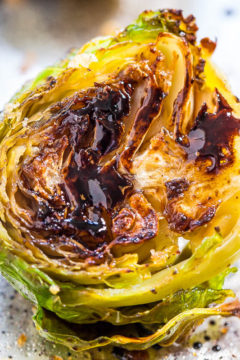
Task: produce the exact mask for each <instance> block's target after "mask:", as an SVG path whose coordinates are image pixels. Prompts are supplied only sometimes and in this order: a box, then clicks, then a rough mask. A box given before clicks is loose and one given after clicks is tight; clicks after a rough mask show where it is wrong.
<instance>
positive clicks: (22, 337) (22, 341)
mask: <svg viewBox="0 0 240 360" xmlns="http://www.w3.org/2000/svg"><path fill="white" fill-rule="evenodd" d="M26 341H27V337H26V335H25V334H21V335H20V336H19V338H18V340H17V343H18V346H19V347H23V346H24V345H25V343H26Z"/></svg>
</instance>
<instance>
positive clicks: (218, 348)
mask: <svg viewBox="0 0 240 360" xmlns="http://www.w3.org/2000/svg"><path fill="white" fill-rule="evenodd" d="M220 350H221V346H220V345H214V346H213V347H212V351H216V352H218V351H220Z"/></svg>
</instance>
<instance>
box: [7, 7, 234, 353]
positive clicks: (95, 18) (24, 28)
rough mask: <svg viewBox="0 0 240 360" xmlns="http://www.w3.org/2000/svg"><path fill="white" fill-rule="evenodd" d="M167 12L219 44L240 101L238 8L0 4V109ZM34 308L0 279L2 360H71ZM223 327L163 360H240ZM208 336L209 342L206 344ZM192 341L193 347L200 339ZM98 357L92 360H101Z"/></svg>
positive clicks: (201, 332) (231, 334)
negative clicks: (86, 51)
mask: <svg viewBox="0 0 240 360" xmlns="http://www.w3.org/2000/svg"><path fill="white" fill-rule="evenodd" d="M164 7H168V8H170V7H173V8H182V9H183V10H184V12H185V14H186V15H187V14H189V13H193V14H195V15H196V17H197V24H198V25H199V28H200V31H199V38H200V37H204V36H209V37H211V38H212V39H215V38H217V40H218V46H217V50H216V53H215V55H214V60H215V63H216V64H217V65H218V66H219V67H220V68H221V69H222V70H223V71H224V72H225V74H226V76H227V78H228V79H229V82H230V84H231V86H232V88H233V92H234V93H235V94H236V95H237V96H240V66H239V63H240V61H239V58H240V42H239V39H240V1H238V0H190V1H188V0H179V1H178V0H162V1H161V0H148V1H146V0H51V1H49V0H22V1H20V0H18V1H17V0H15V1H14V0H11V1H10V0H8V1H7V0H5V1H3V0H0V109H1V108H2V107H3V105H4V103H6V102H7V101H8V100H9V98H10V97H11V96H12V95H13V94H14V92H15V91H16V90H17V89H18V88H19V87H20V86H21V85H22V84H23V82H24V81H26V80H27V79H29V78H31V77H33V76H35V75H36V74H37V72H38V71H40V70H41V69H42V68H44V67H45V66H46V65H48V64H51V63H54V62H55V61H56V60H57V59H59V58H60V57H61V56H64V54H65V53H66V52H67V51H68V50H69V49H70V48H71V47H72V46H80V45H81V44H82V43H83V42H84V41H86V40H88V39H89V38H91V37H93V36H95V35H98V34H100V33H104V32H105V31H106V30H105V29H106V28H111V27H114V26H118V27H122V26H125V25H127V24H128V23H129V22H131V20H132V19H134V18H135V17H136V15H137V14H138V13H139V12H141V11H142V10H144V9H146V8H153V9H157V8H164ZM24 67H25V69H24ZM239 280H240V275H239V274H236V275H234V276H233V277H232V278H231V279H230V280H229V282H228V284H227V286H231V287H233V288H234V289H235V290H236V291H237V292H238V293H239V294H240V291H239V289H240V285H239V282H240V281H239ZM31 307H32V306H31V304H30V303H29V302H27V301H26V300H24V299H23V298H22V297H21V296H20V295H18V294H16V293H15V292H14V290H13V289H12V288H11V287H10V286H9V285H8V284H7V283H6V281H5V280H4V279H2V278H0V360H3V359H15V360H23V359H31V360H38V359H41V360H47V359H51V357H52V356H53V355H61V356H62V358H63V359H64V360H67V358H68V356H70V354H68V351H67V350H66V349H63V348H61V347H58V346H55V345H52V344H49V343H47V342H45V341H43V340H42V339H41V338H40V337H39V336H38V335H37V333H36V330H35V329H34V326H33V324H32V320H31V315H32V310H31ZM225 322H226V320H224V319H223V320H222V319H219V321H218V323H217V325H215V326H212V325H209V322H207V323H205V325H203V327H202V328H200V329H199V330H198V333H199V335H198V336H197V339H198V340H201V341H202V342H203V346H202V347H201V349H198V350H195V349H194V348H193V347H192V346H189V347H187V348H186V347H185V348H181V347H179V346H177V345H176V346H173V347H171V349H170V351H169V350H164V349H161V350H160V351H159V357H158V358H159V359H166V360H174V359H178V360H179V359H180V360H184V359H185V360H191V359H196V358H197V359H201V360H215V359H219V360H220V359H222V360H230V359H240V321H239V320H237V319H231V320H230V321H228V320H227V322H228V324H229V326H227V330H228V331H227V333H226V334H222V333H221V329H222V328H223V327H225V326H224V323H225ZM206 332H207V334H209V335H210V336H211V341H206V340H204V336H205V335H206ZM22 333H25V334H26V335H27V342H26V344H25V346H24V347H22V348H19V347H18V345H17V339H18V337H19V335H20V334H22ZM193 341H196V338H195V335H194V338H193V339H192V342H193ZM216 344H219V345H220V346H221V351H219V352H214V351H213V350H212V347H213V346H214V345H216ZM96 356H97V355H95V356H94V358H93V359H92V360H98V359H97V358H96ZM76 358H78V359H80V357H79V356H78V357H76ZM87 358H88V359H89V357H88V355H86V359H87ZM112 359H115V358H114V356H113V357H112ZM109 360H111V359H109Z"/></svg>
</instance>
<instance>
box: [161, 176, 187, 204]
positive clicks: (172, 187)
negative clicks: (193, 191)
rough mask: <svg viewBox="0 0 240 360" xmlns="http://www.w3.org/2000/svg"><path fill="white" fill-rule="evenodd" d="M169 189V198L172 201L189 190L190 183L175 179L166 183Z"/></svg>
mask: <svg viewBox="0 0 240 360" xmlns="http://www.w3.org/2000/svg"><path fill="white" fill-rule="evenodd" d="M165 186H166V188H167V198H168V200H172V199H174V198H178V197H179V196H181V195H182V194H183V193H184V191H186V190H188V188H189V183H188V182H187V180H185V179H173V180H171V181H167V182H165Z"/></svg>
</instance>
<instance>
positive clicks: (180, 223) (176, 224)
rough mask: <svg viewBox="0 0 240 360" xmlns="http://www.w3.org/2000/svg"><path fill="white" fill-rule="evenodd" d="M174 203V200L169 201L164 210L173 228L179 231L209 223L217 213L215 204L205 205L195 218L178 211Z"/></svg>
mask: <svg viewBox="0 0 240 360" xmlns="http://www.w3.org/2000/svg"><path fill="white" fill-rule="evenodd" d="M174 205H175V204H174V202H170V203H168V204H167V206H166V208H165V210H164V215H165V216H166V219H167V221H168V223H169V226H170V228H171V230H173V231H176V232H179V233H183V232H186V231H189V230H194V229H195V228H197V227H200V226H203V225H204V224H207V223H208V222H209V221H211V220H212V218H213V217H214V215H215V213H216V207H215V206H210V207H209V208H207V209H206V207H203V208H202V209H201V207H200V211H199V212H200V215H198V216H196V218H195V219H193V218H191V217H190V216H187V215H186V214H184V213H182V212H179V211H177V210H176V209H175V206H174Z"/></svg>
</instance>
